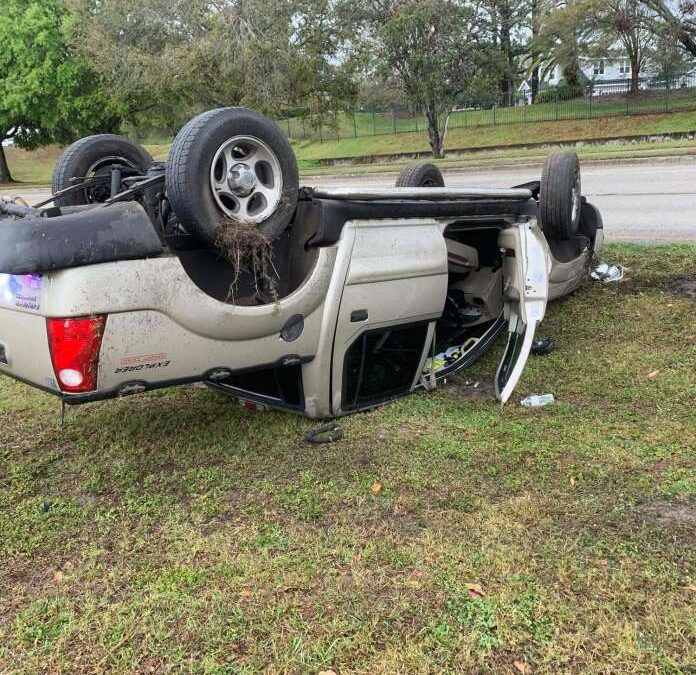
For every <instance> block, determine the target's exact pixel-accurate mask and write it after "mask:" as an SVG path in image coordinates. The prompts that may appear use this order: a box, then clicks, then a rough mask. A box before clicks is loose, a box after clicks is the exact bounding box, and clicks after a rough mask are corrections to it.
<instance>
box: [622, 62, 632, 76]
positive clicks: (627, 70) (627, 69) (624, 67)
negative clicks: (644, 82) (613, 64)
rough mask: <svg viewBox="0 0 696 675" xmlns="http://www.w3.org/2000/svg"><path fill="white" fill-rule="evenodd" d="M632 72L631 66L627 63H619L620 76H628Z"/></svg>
mask: <svg viewBox="0 0 696 675" xmlns="http://www.w3.org/2000/svg"><path fill="white" fill-rule="evenodd" d="M630 72H631V64H630V63H629V62H628V61H627V60H626V61H620V62H619V75H628V74H629V73H630Z"/></svg>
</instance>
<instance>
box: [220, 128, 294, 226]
mask: <svg viewBox="0 0 696 675" xmlns="http://www.w3.org/2000/svg"><path fill="white" fill-rule="evenodd" d="M210 188H211V190H212V193H213V197H214V198H215V202H216V203H217V205H218V207H219V208H220V209H221V211H222V212H223V213H224V214H225V215H226V216H227V217H228V218H231V219H233V220H236V221H240V222H246V223H259V222H262V221H263V220H266V219H267V218H268V217H269V216H270V215H271V214H272V213H273V212H274V211H275V209H276V207H277V206H278V203H279V202H280V199H281V196H282V193H283V174H282V171H281V168H280V162H279V161H278V157H277V156H276V154H275V153H274V152H273V150H271V148H270V147H269V146H268V145H267V144H266V143H264V142H263V141H262V140H261V139H259V138H256V137H254V136H233V137H232V138H229V139H227V140H226V141H225V142H224V143H223V144H222V145H221V146H220V147H219V148H218V149H217V151H216V153H215V155H214V157H213V161H212V163H211V166H210Z"/></svg>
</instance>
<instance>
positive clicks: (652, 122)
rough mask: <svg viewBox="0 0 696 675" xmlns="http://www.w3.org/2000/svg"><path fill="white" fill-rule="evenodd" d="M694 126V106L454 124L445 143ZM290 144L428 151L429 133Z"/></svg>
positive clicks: (329, 150) (329, 152) (315, 152)
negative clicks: (587, 116) (590, 116)
mask: <svg viewBox="0 0 696 675" xmlns="http://www.w3.org/2000/svg"><path fill="white" fill-rule="evenodd" d="M693 131H696V111H689V112H678V113H670V114H662V115H657V114H656V115H632V116H626V117H604V118H598V119H592V120H587V119H581V120H561V121H558V122H554V121H552V122H530V123H527V124H498V125H496V126H483V127H467V128H456V129H451V130H450V131H449V132H448V134H447V137H446V142H445V147H446V149H447V150H450V151H454V150H458V149H463V150H474V149H476V150H478V149H486V148H497V147H504V146H506V145H519V144H522V143H551V144H552V143H556V142H560V141H568V140H588V141H590V140H592V139H602V138H619V137H623V136H634V135H643V134H645V135H652V134H655V135H660V134H666V133H678V132H693ZM294 147H295V152H296V153H297V156H298V158H299V159H302V160H322V159H333V158H337V157H339V158H340V157H347V158H360V157H374V156H376V155H398V154H402V155H403V154H404V153H410V152H428V151H429V147H428V139H427V136H426V134H425V133H424V132H419V133H416V132H412V133H400V134H389V135H382V136H372V137H359V138H343V139H341V140H338V141H336V140H333V141H326V142H324V143H320V142H318V141H297V142H296V143H295V146H294Z"/></svg>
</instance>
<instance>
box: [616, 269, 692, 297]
mask: <svg viewBox="0 0 696 675" xmlns="http://www.w3.org/2000/svg"><path fill="white" fill-rule="evenodd" d="M615 288H616V289H617V290H618V291H619V292H623V293H647V292H649V291H663V292H665V293H671V294H672V295H677V296H683V297H686V298H691V299H692V300H696V277H695V276H693V275H687V276H684V275H680V276H674V277H665V278H663V279H655V280H653V281H639V280H634V279H626V280H624V281H622V282H620V283H618V284H616V285H615Z"/></svg>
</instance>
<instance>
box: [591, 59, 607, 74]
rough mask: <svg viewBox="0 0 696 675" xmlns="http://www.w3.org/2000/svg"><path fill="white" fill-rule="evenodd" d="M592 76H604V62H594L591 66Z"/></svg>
mask: <svg viewBox="0 0 696 675" xmlns="http://www.w3.org/2000/svg"><path fill="white" fill-rule="evenodd" d="M592 74H593V75H594V76H595V77H596V76H597V75H604V61H595V62H594V64H593V65H592Z"/></svg>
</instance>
